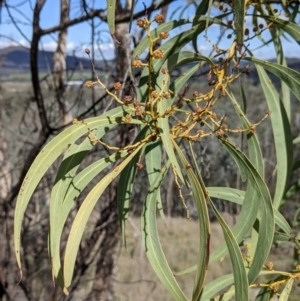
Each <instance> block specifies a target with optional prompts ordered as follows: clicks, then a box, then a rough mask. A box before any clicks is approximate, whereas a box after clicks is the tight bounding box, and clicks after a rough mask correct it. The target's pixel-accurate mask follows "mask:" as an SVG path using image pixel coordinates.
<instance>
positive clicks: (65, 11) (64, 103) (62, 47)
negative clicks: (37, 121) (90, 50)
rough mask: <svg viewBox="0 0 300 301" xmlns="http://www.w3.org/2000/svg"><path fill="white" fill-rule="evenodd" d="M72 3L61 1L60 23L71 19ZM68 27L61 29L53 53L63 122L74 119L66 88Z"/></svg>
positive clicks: (57, 92) (58, 100) (55, 78)
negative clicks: (66, 96)
mask: <svg viewBox="0 0 300 301" xmlns="http://www.w3.org/2000/svg"><path fill="white" fill-rule="evenodd" d="M69 11H70V3H69V0H61V1H60V23H61V24H64V23H66V22H68V20H69ZM67 36H68V28H67V27H65V28H63V29H61V30H60V32H59V34H58V41H57V47H56V50H55V53H54V55H53V72H54V86H55V91H56V99H57V102H58V104H59V106H60V108H61V111H62V116H63V124H64V125H65V124H68V123H70V122H71V121H72V119H73V118H72V114H71V112H70V105H69V102H68V100H67V99H66V98H65V90H66V80H65V73H66V69H67V66H66V59H65V56H66V48H67Z"/></svg>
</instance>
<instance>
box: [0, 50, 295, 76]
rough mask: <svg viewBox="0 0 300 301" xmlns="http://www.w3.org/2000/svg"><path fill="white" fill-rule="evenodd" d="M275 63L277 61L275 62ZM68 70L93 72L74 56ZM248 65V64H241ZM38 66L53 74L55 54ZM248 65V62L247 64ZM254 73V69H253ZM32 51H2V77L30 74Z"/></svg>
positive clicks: (85, 61) (43, 56)
mask: <svg viewBox="0 0 300 301" xmlns="http://www.w3.org/2000/svg"><path fill="white" fill-rule="evenodd" d="M274 61H275V60H274ZM66 63H67V68H68V69H69V70H75V69H76V70H78V71H79V70H86V71H87V70H91V64H90V61H89V60H88V58H80V57H76V56H72V55H67V56H66ZM107 63H108V65H109V67H110V68H115V66H114V61H108V62H107ZM241 63H242V65H246V62H243V61H242V62H241ZM287 63H288V65H289V67H291V68H292V69H294V70H296V71H298V72H300V58H288V59H287ZM38 64H39V70H40V72H45V73H46V72H49V71H50V72H51V71H52V70H53V52H51V51H39V54H38ZM247 64H248V62H247ZM95 65H96V68H97V69H98V68H100V69H102V70H105V64H104V62H103V61H96V63H95ZM251 69H252V70H253V71H254V68H251ZM29 72H30V51H29V49H28V48H24V47H18V46H11V47H6V48H2V49H0V77H2V79H3V77H5V76H8V75H18V74H29ZM251 77H254V78H257V74H256V72H255V71H254V72H251Z"/></svg>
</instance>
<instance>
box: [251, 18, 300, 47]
mask: <svg viewBox="0 0 300 301" xmlns="http://www.w3.org/2000/svg"><path fill="white" fill-rule="evenodd" d="M257 17H259V18H263V19H265V20H266V21H267V23H272V25H273V26H274V27H278V28H279V29H281V30H282V31H283V32H286V33H288V34H289V35H290V36H291V37H292V38H293V39H294V40H295V41H296V42H298V44H300V26H299V25H298V24H296V23H294V22H289V21H286V20H283V19H281V18H278V17H274V16H271V15H266V14H264V15H258V16H257Z"/></svg>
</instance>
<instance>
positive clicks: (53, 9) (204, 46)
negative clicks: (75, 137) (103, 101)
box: [0, 0, 300, 59]
mask: <svg viewBox="0 0 300 301" xmlns="http://www.w3.org/2000/svg"><path fill="white" fill-rule="evenodd" d="M8 2H9V4H10V5H11V6H14V5H16V4H18V3H21V1H20V0H10V1H8ZM31 2H34V1H31ZM80 2H81V1H80V0H71V7H72V9H71V14H70V18H73V17H75V16H78V15H79V14H80ZM90 2H92V1H90ZM142 2H145V3H146V4H149V3H150V1H149V0H143V1H142V0H139V1H138V2H137V5H136V8H135V10H136V11H140V10H141V9H142V8H143V4H142ZM158 2H159V1H158ZM187 2H188V1H187V0H177V1H175V2H174V3H172V4H171V5H170V7H169V13H168V17H169V18H170V16H172V19H178V18H179V17H180V14H181V12H182V11H183V8H184V7H185V6H186V5H187ZM95 3H96V5H95V7H97V8H99V9H100V8H103V9H104V8H105V6H106V1H104V0H98V1H95ZM218 12H219V11H218V10H214V11H213V13H218ZM11 13H12V14H13V15H14V16H15V18H16V20H18V21H19V22H20V23H18V24H19V27H20V29H21V30H22V32H23V33H24V35H25V36H26V37H27V39H28V40H30V38H31V34H32V32H31V26H30V22H31V16H32V10H31V7H30V1H25V3H24V4H23V5H22V6H20V7H18V10H13V9H11ZM194 13H195V10H194V7H193V6H189V7H188V8H187V10H186V11H185V13H184V14H183V17H188V16H193V15H194ZM58 23H59V0H48V1H46V4H45V6H44V8H43V10H42V14H41V27H42V28H49V27H52V26H55V25H57V24H58ZM95 25H96V26H97V28H96V31H97V32H99V35H97V37H96V40H97V41H98V43H97V44H98V47H99V48H100V49H101V51H102V53H103V55H104V56H105V57H106V58H107V59H110V58H112V57H113V55H114V46H113V41H112V38H111V37H110V34H109V32H108V28H107V24H105V23H102V24H101V23H100V22H99V21H98V20H97V21H96V22H95ZM246 26H247V27H249V28H252V25H251V20H250V19H249V18H247V19H246ZM180 31H182V28H181V29H177V30H175V31H173V32H172V33H171V35H173V34H176V33H178V32H180ZM136 32H137V29H136V28H135V27H134V26H133V30H132V32H131V33H132V34H135V33H136ZM228 34H229V32H226V33H225V34H223V38H222V40H221V43H220V46H221V48H223V49H225V48H226V47H228V46H229V44H230V42H231V41H232V40H228V39H227V38H226V37H227V35H228ZM0 35H5V36H6V37H8V38H11V39H13V40H15V41H17V42H18V43H20V44H22V45H25V46H28V45H29V42H28V41H27V40H26V39H25V37H24V36H22V35H21V34H20V32H19V31H18V30H17V29H16V28H15V26H14V25H13V24H11V22H10V21H9V16H8V12H7V11H6V9H5V8H3V9H2V18H1V24H0ZM207 35H208V37H209V39H210V40H211V41H212V42H213V43H214V42H216V41H217V40H218V37H219V35H220V28H219V27H218V26H212V27H211V28H210V29H209V31H208V33H207ZM265 38H266V40H267V38H268V37H267V36H265ZM55 39H56V34H53V35H51V36H45V37H44V38H43V39H42V43H41V45H40V48H43V49H44V50H54V49H55V46H56V42H55ZM90 39H91V30H90V23H89V22H86V23H80V24H79V25H75V26H72V27H70V29H69V32H68V46H67V49H68V52H69V53H72V52H73V51H76V54H77V55H78V56H83V55H84V49H85V48H86V47H89V41H90ZM12 44H13V43H12V41H10V40H9V39H7V38H4V37H3V36H0V47H5V46H8V45H12ZM260 44H261V42H260V41H259V39H255V40H251V43H250V48H251V49H252V50H253V49H256V48H257V47H259V45H260ZM198 46H199V50H200V51H202V52H203V54H204V55H208V53H209V52H210V51H211V49H212V47H211V44H210V43H209V42H208V41H207V40H206V39H205V37H204V33H203V34H202V35H200V37H199V38H198ZM283 47H284V49H285V54H286V56H288V57H300V51H299V45H297V44H296V43H295V42H293V40H292V39H291V38H288V39H284V40H283ZM97 53H98V51H97ZM254 54H255V55H256V56H257V57H259V58H262V59H270V58H274V57H275V51H274V48H273V46H272V44H270V46H268V47H264V48H262V49H257V50H255V51H254Z"/></svg>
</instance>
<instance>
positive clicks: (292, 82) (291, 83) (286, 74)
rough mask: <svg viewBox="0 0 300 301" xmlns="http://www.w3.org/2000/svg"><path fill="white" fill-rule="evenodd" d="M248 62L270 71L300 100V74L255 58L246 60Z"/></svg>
mask: <svg viewBox="0 0 300 301" xmlns="http://www.w3.org/2000/svg"><path fill="white" fill-rule="evenodd" d="M244 59H245V60H247V61H250V62H252V63H255V64H256V66H257V65H259V66H261V67H263V68H264V69H266V70H268V71H270V72H271V73H273V74H274V75H275V76H277V77H278V78H279V79H281V80H282V81H283V82H285V83H286V85H287V86H288V87H289V88H290V89H291V91H292V92H293V93H294V95H295V96H296V97H297V98H298V99H299V100H300V73H299V72H297V71H295V70H294V69H291V68H288V67H285V66H281V65H279V64H276V63H274V62H268V61H262V60H259V59H257V58H255V57H247V58H244Z"/></svg>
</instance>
